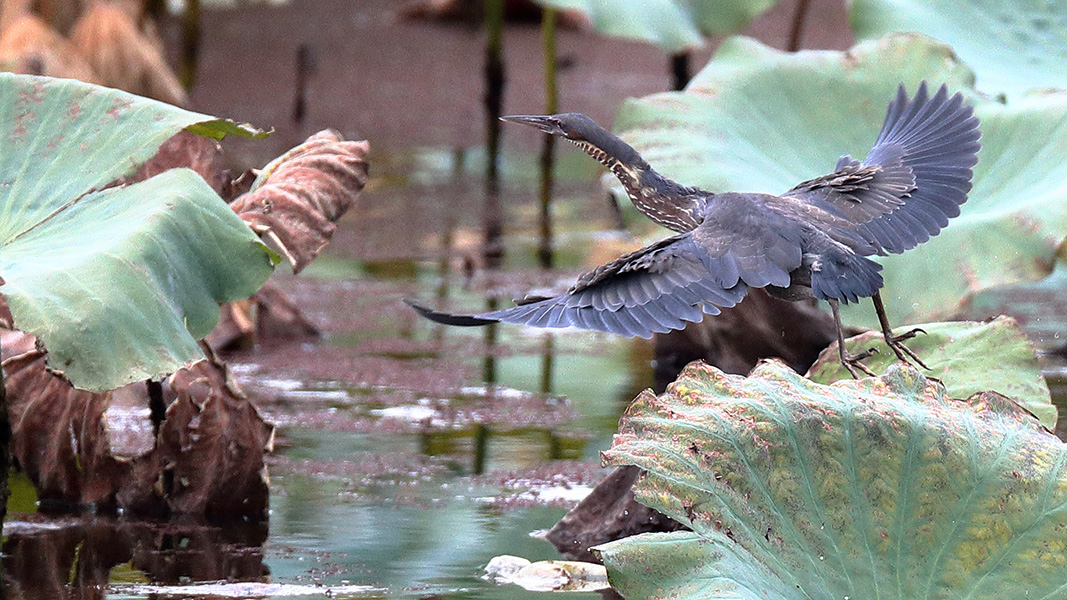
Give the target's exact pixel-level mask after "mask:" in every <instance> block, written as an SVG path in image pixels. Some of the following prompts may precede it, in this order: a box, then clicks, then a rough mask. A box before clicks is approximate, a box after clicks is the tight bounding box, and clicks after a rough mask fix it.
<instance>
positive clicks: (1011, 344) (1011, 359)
mask: <svg viewBox="0 0 1067 600" xmlns="http://www.w3.org/2000/svg"><path fill="white" fill-rule="evenodd" d="M918 327H921V328H922V329H923V330H924V331H925V332H926V333H925V334H922V335H918V336H916V337H915V338H914V339H911V340H908V348H910V349H911V350H912V351H913V352H915V353H916V354H918V355H919V358H921V359H922V361H923V362H924V363H926V365H927V366H929V367H930V370H929V371H925V374H927V375H929V376H932V377H936V378H938V379H939V380H940V381H941V382H942V383H944V384H945V388H946V393H947V394H948V395H949V397H951V398H969V397H970V396H971V395H972V394H977V393H978V392H983V391H986V390H992V391H994V392H997V393H1000V394H1004V395H1005V396H1007V397H1009V398H1011V399H1012V400H1015V401H1016V402H1018V403H1019V404H1021V405H1022V406H1023V407H1025V408H1026V409H1027V410H1029V411H1030V412H1032V413H1034V415H1035V416H1037V418H1038V419H1039V420H1040V421H1041V423H1042V424H1044V425H1045V427H1048V428H1049V429H1053V428H1055V427H1056V407H1055V406H1053V404H1052V395H1051V394H1050V393H1049V389H1048V384H1047V383H1046V382H1045V378H1044V377H1042V376H1041V365H1040V364H1038V362H1037V356H1036V355H1035V354H1034V346H1033V345H1032V344H1031V343H1030V342H1029V340H1027V339H1026V335H1025V334H1024V333H1023V332H1022V330H1021V329H1020V328H1019V324H1018V323H1017V322H1016V321H1015V319H1012V318H1010V317H998V318H997V319H995V320H993V321H992V322H990V323H976V322H973V321H953V322H948V323H926V324H923V325H918ZM908 329H911V327H910V326H908V327H902V328H899V329H897V331H896V333H897V334H898V335H899V334H902V333H904V331H906V330H908ZM845 348H846V349H847V350H848V351H849V352H852V353H858V352H862V351H864V350H867V349H868V348H875V349H877V350H878V353H877V354H875V355H874V356H872V357H871V358H869V359H867V360H866V361H864V362H865V363H867V365H868V366H869V367H871V369H872V370H874V372H876V373H881V372H884V371H885V370H886V369H887V368H888V367H889V365H891V364H893V363H894V362H896V360H897V358H896V356H894V355H893V352H892V351H891V350H890V349H889V348H888V347H887V346H886V345H885V341H884V340H883V338H882V334H881V333H875V332H873V331H869V332H867V333H863V334H860V335H857V336H855V337H853V338H850V339H847V340H845ZM807 376H808V377H809V378H810V379H812V380H813V381H817V382H819V383H831V382H833V381H840V380H842V379H851V378H852V376H851V375H849V373H848V371H846V370H845V369H844V367H842V366H841V362H840V361H839V360H838V358H837V345H836V344H834V345H833V346H831V347H829V348H827V349H826V350H824V351H823V353H822V355H820V356H819V359H818V360H817V361H815V364H814V365H812V367H811V370H810V371H809V372H808V375H807Z"/></svg>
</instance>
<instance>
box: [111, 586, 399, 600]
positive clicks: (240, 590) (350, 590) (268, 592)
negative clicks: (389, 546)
mask: <svg viewBox="0 0 1067 600" xmlns="http://www.w3.org/2000/svg"><path fill="white" fill-rule="evenodd" d="M111 590H112V591H114V592H120V593H125V594H155V595H159V596H164V597H183V598H184V597H189V596H207V597H214V598H292V597H300V596H324V597H327V598H363V597H371V596H376V595H377V594H379V593H380V592H382V591H384V590H382V589H380V588H375V587H371V586H369V585H296V584H290V583H257V582H241V583H199V584H195V585H131V586H111Z"/></svg>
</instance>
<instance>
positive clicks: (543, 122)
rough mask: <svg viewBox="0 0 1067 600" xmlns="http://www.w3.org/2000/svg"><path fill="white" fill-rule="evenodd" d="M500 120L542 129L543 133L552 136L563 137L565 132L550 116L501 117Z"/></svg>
mask: <svg viewBox="0 0 1067 600" xmlns="http://www.w3.org/2000/svg"><path fill="white" fill-rule="evenodd" d="M500 120H501V121H504V122H506V123H521V124H523V125H529V126H530V127H533V128H535V129H540V130H541V131H543V132H545V133H549V134H552V135H563V131H562V130H561V129H560V128H559V125H558V123H557V122H556V120H555V119H553V118H552V117H549V116H535V115H511V116H507V117H500Z"/></svg>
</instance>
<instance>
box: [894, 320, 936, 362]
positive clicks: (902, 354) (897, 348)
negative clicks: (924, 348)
mask: <svg viewBox="0 0 1067 600" xmlns="http://www.w3.org/2000/svg"><path fill="white" fill-rule="evenodd" d="M920 333H921V334H923V335H926V331H924V330H923V329H920V328H918V327H916V328H915V329H912V330H911V331H906V332H904V333H902V334H900V335H887V336H885V343H886V344H887V345H888V346H889V347H890V348H891V349H892V350H893V353H894V354H896V355H897V359H898V360H900V361H901V362H906V363H912V364H915V365H916V366H919V367H922V368H924V369H926V370H927V371H929V370H930V367H928V366H926V363H924V362H923V361H922V359H920V358H919V357H918V356H916V354H915V353H914V352H912V351H911V349H910V348H908V347H907V346H905V345H904V340H910V339H911V338H913V337H915V336H916V335H918V334H920ZM908 359H911V360H908ZM913 361H914V362H913Z"/></svg>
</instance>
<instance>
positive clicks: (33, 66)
mask: <svg viewBox="0 0 1067 600" xmlns="http://www.w3.org/2000/svg"><path fill="white" fill-rule="evenodd" d="M0 1H2V5H0V69H3V70H8V71H13V72H16V73H28V74H33V75H47V76H49V77H66V78H72V79H80V80H82V81H87V82H89V83H96V84H100V85H106V86H108V87H114V88H118V89H122V90H125V91H127V92H131V93H134V94H138V95H141V96H147V97H149V98H155V99H156V100H161V101H163V102H168V103H170V104H175V105H178V106H186V105H188V103H189V99H188V97H187V96H186V93H185V90H184V89H182V86H181V84H180V83H179V82H178V78H177V77H176V76H175V75H174V73H173V72H172V71H171V69H170V67H169V66H168V65H167V63H166V60H165V59H164V58H163V44H162V42H161V40H160V39H159V36H158V34H157V33H156V31H155V28H154V25H153V23H152V21H151V20H150V19H146V18H142V15H141V14H140V10H141V9H140V6H139V3H137V2H133V1H130V0H113V1H108V0H47V1H40V2H37V3H33V2H31V0H0ZM72 15H77V17H76V19H72ZM68 23H69V33H68V34H67V35H68V37H67V38H64V37H63V35H62V34H61V33H60V32H63V31H66V30H67V24H68Z"/></svg>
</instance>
